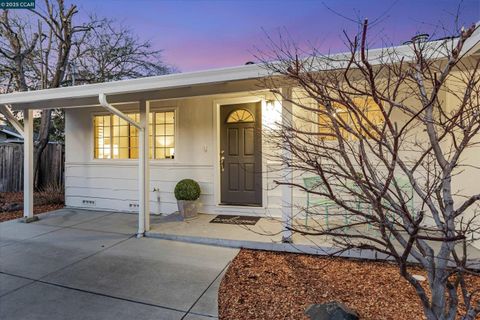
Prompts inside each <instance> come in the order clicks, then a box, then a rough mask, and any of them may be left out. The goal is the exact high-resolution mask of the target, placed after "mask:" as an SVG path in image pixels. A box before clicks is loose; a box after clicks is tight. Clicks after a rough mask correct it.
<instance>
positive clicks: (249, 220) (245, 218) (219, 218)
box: [210, 214, 260, 226]
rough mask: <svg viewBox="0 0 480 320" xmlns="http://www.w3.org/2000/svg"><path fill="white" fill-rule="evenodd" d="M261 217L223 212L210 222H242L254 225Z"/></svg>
mask: <svg viewBox="0 0 480 320" xmlns="http://www.w3.org/2000/svg"><path fill="white" fill-rule="evenodd" d="M258 220H260V217H250V216H230V215H226V214H221V215H218V216H216V217H215V218H213V219H212V220H211V221H210V223H223V224H242V225H247V226H254V225H255V224H256V223H257V221H258Z"/></svg>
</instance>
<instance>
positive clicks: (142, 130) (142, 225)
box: [98, 93, 148, 238]
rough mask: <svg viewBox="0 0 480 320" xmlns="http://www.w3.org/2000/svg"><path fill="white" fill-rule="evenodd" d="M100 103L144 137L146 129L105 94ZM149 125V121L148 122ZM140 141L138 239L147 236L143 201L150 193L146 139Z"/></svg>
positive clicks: (100, 95)
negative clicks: (146, 174)
mask: <svg viewBox="0 0 480 320" xmlns="http://www.w3.org/2000/svg"><path fill="white" fill-rule="evenodd" d="M98 101H99V102H100V105H101V106H102V107H103V108H104V109H106V110H108V111H109V112H111V113H113V114H114V115H116V116H118V117H120V118H121V119H123V120H125V121H127V122H128V123H130V124H131V125H133V126H135V127H136V128H137V129H138V130H139V131H140V132H139V133H140V134H139V136H140V137H142V136H143V135H144V133H145V128H144V127H143V126H142V125H141V124H140V123H138V122H136V121H134V120H132V119H131V118H130V117H128V116H127V115H126V114H124V113H123V112H121V111H120V110H118V109H117V108H115V107H114V106H112V105H111V104H109V103H108V101H107V97H106V95H105V94H104V93H100V94H99V95H98ZM147 123H148V121H147ZM139 140H140V148H139V149H140V150H139V153H138V154H139V157H138V182H139V188H138V190H139V198H138V200H139V201H138V202H139V206H138V231H137V238H141V237H143V236H144V235H145V203H142V201H144V200H145V193H146V192H148V191H147V190H145V154H146V152H144V151H143V150H144V149H145V139H139Z"/></svg>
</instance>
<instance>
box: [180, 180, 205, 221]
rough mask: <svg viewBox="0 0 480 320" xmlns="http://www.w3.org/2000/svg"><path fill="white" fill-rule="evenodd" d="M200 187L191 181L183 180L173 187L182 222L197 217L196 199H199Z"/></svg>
mask: <svg viewBox="0 0 480 320" xmlns="http://www.w3.org/2000/svg"><path fill="white" fill-rule="evenodd" d="M200 192H201V191H200V185H199V184H198V183H197V182H196V181H195V180H192V179H183V180H181V181H179V182H178V183H177V185H176V186H175V198H176V199H177V205H178V211H180V214H181V215H182V217H183V219H184V220H190V219H194V218H196V217H197V213H198V206H197V201H196V200H197V199H198V198H199V197H200Z"/></svg>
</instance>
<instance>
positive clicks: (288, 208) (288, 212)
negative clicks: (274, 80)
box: [282, 87, 293, 243]
mask: <svg viewBox="0 0 480 320" xmlns="http://www.w3.org/2000/svg"><path fill="white" fill-rule="evenodd" d="M282 95H283V97H284V98H283V99H282V125H283V126H284V127H285V126H289V125H291V123H292V103H291V102H290V101H287V100H288V99H291V98H292V88H290V87H288V88H282ZM288 148H289V147H288V146H287V145H285V146H284V147H283V150H282V152H283V154H282V158H283V162H284V164H283V179H284V181H285V182H287V183H288V182H289V183H292V182H293V172H292V169H291V168H289V167H288V165H286V163H287V162H290V161H291V159H292V153H291V152H290V151H289V149H288ZM292 220H293V188H292V186H290V185H282V242H288V243H290V242H292V230H291V227H292Z"/></svg>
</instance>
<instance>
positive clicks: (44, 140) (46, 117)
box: [34, 109, 52, 189]
mask: <svg viewBox="0 0 480 320" xmlns="http://www.w3.org/2000/svg"><path fill="white" fill-rule="evenodd" d="M51 118H52V109H45V110H43V111H42V117H41V121H40V128H39V134H38V139H37V143H36V145H35V159H34V164H35V170H34V181H35V188H36V189H39V188H41V187H42V185H41V183H42V182H41V181H40V175H39V171H40V161H41V157H42V153H43V150H45V147H46V146H47V144H48V141H49V133H50V126H51Z"/></svg>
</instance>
